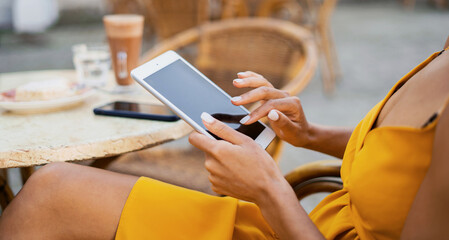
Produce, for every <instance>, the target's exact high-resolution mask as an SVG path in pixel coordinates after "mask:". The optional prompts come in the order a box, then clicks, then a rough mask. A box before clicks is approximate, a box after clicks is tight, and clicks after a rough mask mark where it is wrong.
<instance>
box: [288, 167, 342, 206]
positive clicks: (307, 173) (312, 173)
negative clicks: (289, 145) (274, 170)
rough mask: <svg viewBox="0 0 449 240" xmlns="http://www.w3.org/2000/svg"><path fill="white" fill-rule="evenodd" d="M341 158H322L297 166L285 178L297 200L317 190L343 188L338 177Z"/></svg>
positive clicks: (325, 190) (329, 190) (326, 190)
mask: <svg viewBox="0 0 449 240" xmlns="http://www.w3.org/2000/svg"><path fill="white" fill-rule="evenodd" d="M341 163H342V161H341V160H322V161H316V162H311V163H308V164H304V165H302V166H299V167H297V168H296V169H294V170H293V171H291V172H290V173H288V174H287V175H285V179H287V181H288V182H289V183H290V185H291V186H292V188H293V190H294V191H295V193H296V197H297V198H298V200H301V199H303V198H305V197H307V196H309V195H311V194H314V193H319V192H334V191H337V190H340V189H342V188H343V183H342V181H341V179H340V168H341Z"/></svg>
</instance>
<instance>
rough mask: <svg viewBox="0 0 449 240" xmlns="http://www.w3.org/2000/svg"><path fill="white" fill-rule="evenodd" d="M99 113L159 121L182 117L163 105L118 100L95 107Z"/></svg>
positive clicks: (174, 119) (170, 120)
mask: <svg viewBox="0 0 449 240" xmlns="http://www.w3.org/2000/svg"><path fill="white" fill-rule="evenodd" d="M94 113H95V114H97V115H105V116H116V117H127V118H138V119H150V120H159V121H169V122H172V121H177V120H179V119H180V118H179V117H178V116H176V114H174V113H173V112H172V111H170V109H168V108H167V107H165V106H163V105H155V104H144V103H134V102H124V101H117V102H111V103H108V104H106V105H103V106H101V107H97V108H94Z"/></svg>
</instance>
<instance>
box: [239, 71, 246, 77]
mask: <svg viewBox="0 0 449 240" xmlns="http://www.w3.org/2000/svg"><path fill="white" fill-rule="evenodd" d="M237 75H239V76H246V72H239V73H237Z"/></svg>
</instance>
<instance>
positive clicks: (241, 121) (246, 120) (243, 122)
mask: <svg viewBox="0 0 449 240" xmlns="http://www.w3.org/2000/svg"><path fill="white" fill-rule="evenodd" d="M249 118H250V116H249V115H246V116H245V117H244V118H242V119H241V120H240V123H241V124H245V123H246V122H248V120H249Z"/></svg>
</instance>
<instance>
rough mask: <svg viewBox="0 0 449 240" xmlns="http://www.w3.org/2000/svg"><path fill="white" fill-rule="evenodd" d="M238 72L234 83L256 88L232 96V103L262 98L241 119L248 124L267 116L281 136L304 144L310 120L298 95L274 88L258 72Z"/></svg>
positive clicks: (292, 142)
mask: <svg viewBox="0 0 449 240" xmlns="http://www.w3.org/2000/svg"><path fill="white" fill-rule="evenodd" d="M237 75H238V77H239V78H238V79H235V80H234V81H233V84H234V86H236V87H238V88H247V87H250V88H255V89H253V90H251V91H249V92H247V93H245V94H242V95H241V96H237V97H233V98H232V99H231V100H232V103H233V104H234V105H244V104H248V103H254V102H257V101H262V105H261V106H260V107H258V108H257V109H255V110H254V111H253V112H251V113H250V114H249V115H248V116H246V117H244V118H243V119H242V120H241V121H240V123H242V124H246V125H248V124H251V123H254V122H256V121H257V120H259V119H261V118H263V117H265V116H268V120H269V122H270V125H271V127H272V128H273V130H274V131H275V132H276V134H277V135H278V136H279V137H280V138H281V139H282V140H284V141H286V142H288V143H290V144H292V145H294V146H297V147H304V146H306V145H307V144H308V143H309V142H310V129H309V123H308V122H307V120H306V117H305V115H304V112H303V109H302V106H301V101H300V100H299V98H297V97H292V96H290V95H289V94H288V93H287V92H286V91H281V90H278V89H275V88H274V87H273V85H271V83H270V82H268V81H267V80H266V79H265V78H264V77H263V76H261V75H259V74H257V73H254V72H250V71H247V72H243V73H238V74H237Z"/></svg>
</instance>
